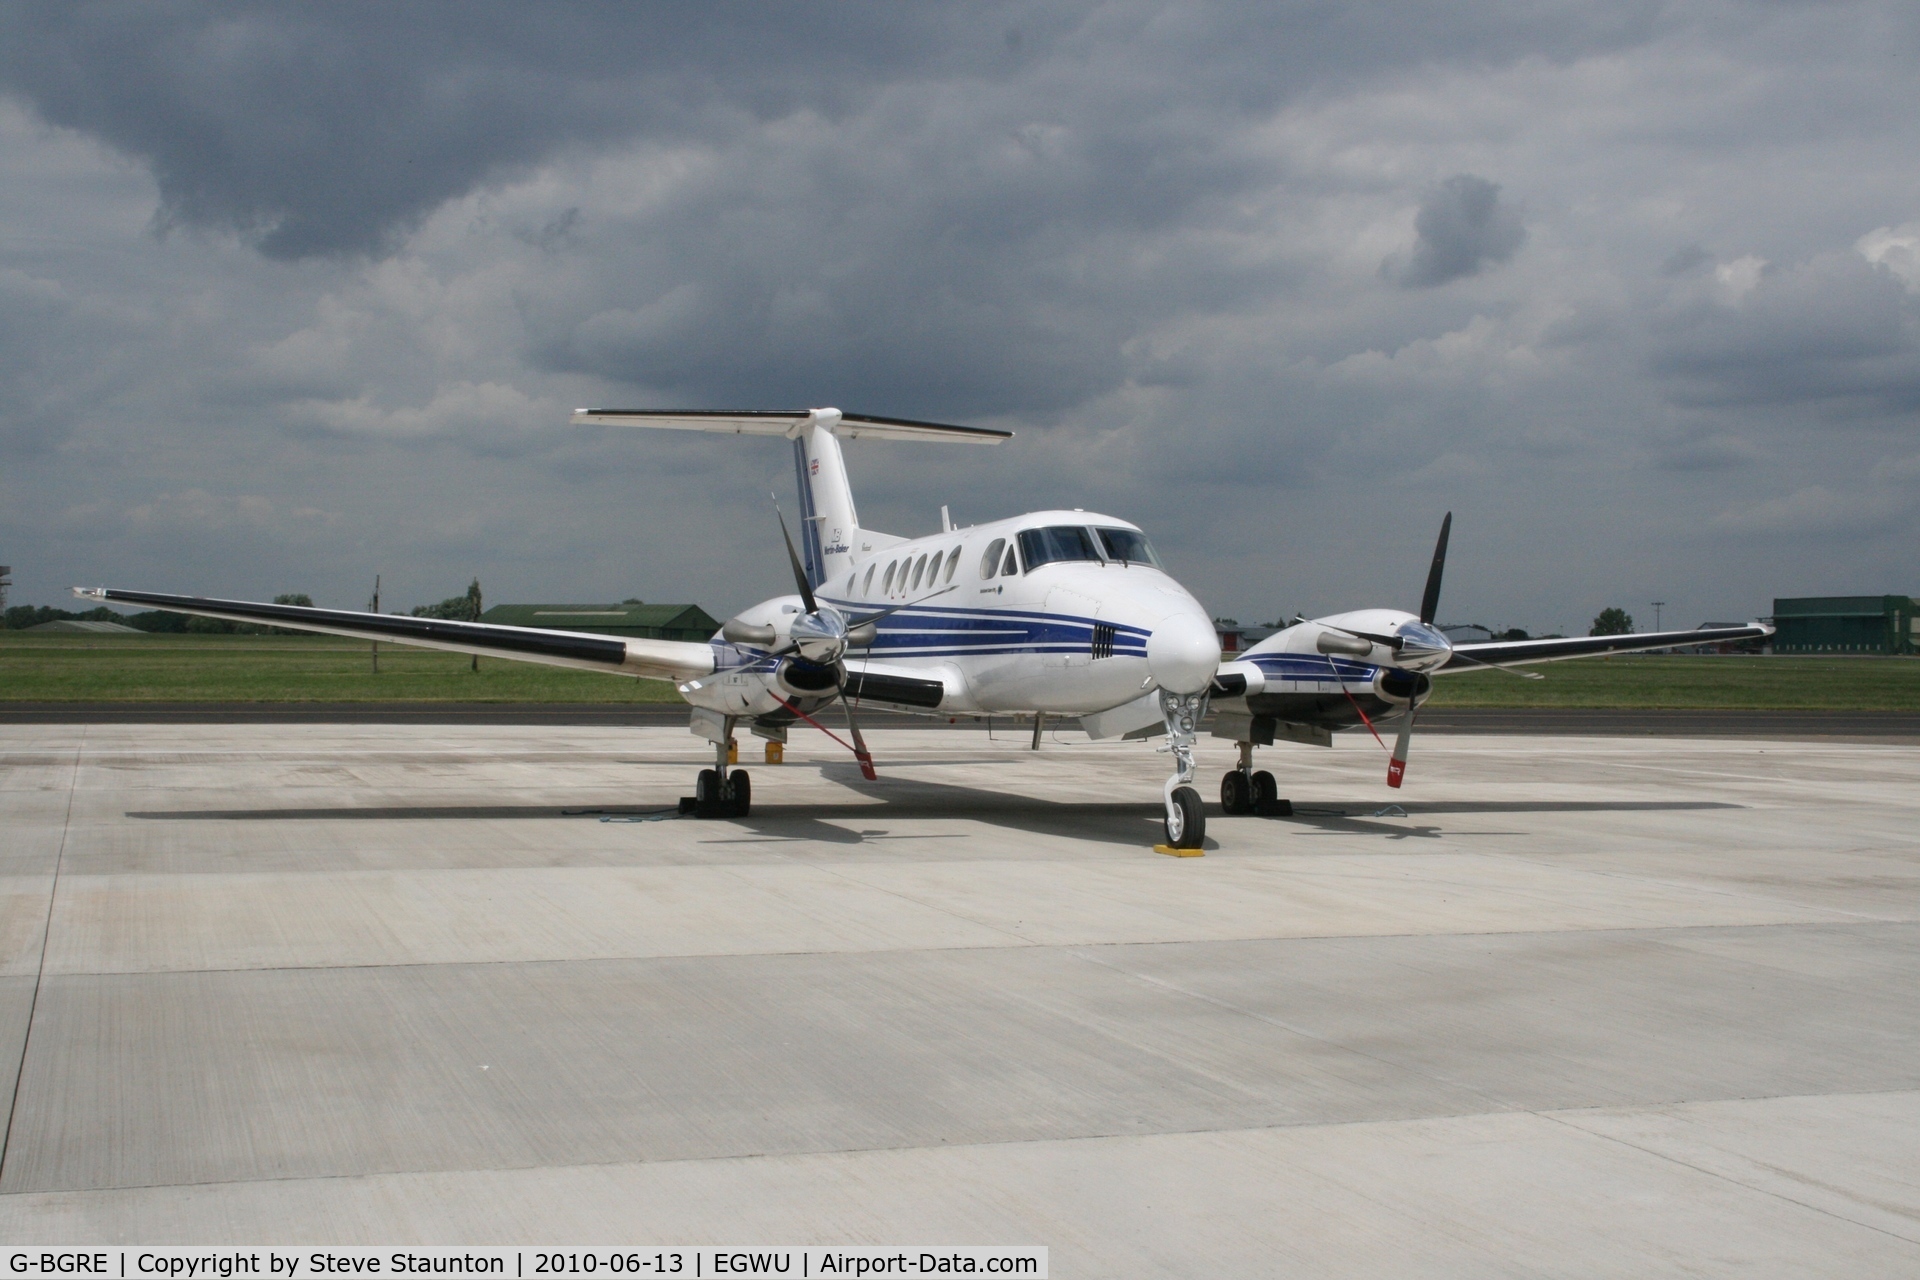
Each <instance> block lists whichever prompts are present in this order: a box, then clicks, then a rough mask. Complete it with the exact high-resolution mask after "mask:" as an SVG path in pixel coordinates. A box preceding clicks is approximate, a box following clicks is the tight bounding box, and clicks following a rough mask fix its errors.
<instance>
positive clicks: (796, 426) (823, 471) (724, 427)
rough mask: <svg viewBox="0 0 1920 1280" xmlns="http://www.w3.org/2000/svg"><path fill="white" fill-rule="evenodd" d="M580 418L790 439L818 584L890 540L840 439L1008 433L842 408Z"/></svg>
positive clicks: (805, 540)
mask: <svg viewBox="0 0 1920 1280" xmlns="http://www.w3.org/2000/svg"><path fill="white" fill-rule="evenodd" d="M573 421H574V422H575V423H601V424H606V425H610V426H621V427H661V428H666V429H668V430H674V431H711V432H716V433H719V434H721V435H740V436H785V437H786V438H787V439H789V440H791V441H793V465H794V471H795V479H796V481H797V482H798V484H799V488H800V522H801V534H800V545H801V560H802V562H803V565H804V567H805V570H806V575H807V580H808V582H809V583H810V584H811V585H812V586H816V587H818V586H821V585H823V584H824V583H826V582H827V581H828V580H830V579H832V578H833V577H834V576H836V575H837V574H838V573H839V572H840V571H841V570H842V569H845V568H848V567H849V566H851V565H852V563H853V561H854V560H855V559H856V558H858V557H859V556H860V555H861V553H862V544H861V535H862V533H863V532H864V533H867V534H868V535H869V539H868V540H869V541H872V540H873V539H874V537H876V536H877V537H878V538H880V539H883V540H884V541H885V542H892V541H894V539H893V538H892V537H891V536H889V535H884V534H882V535H874V534H873V531H871V530H862V528H861V526H860V513H859V511H858V510H857V509H856V508H855V507H854V505H853V488H852V486H851V485H849V484H848V483H847V466H846V460H845V459H844V458H843V457H842V456H841V453H840V441H841V439H842V438H846V439H851V440H859V439H862V438H872V439H878V440H942V441H949V442H963V443H964V442H970V443H974V444H999V443H1000V442H1001V441H1002V440H1006V439H1010V438H1011V437H1012V435H1013V432H1011V431H1000V430H996V429H994V428H992V427H957V426H951V425H948V424H946V423H940V422H916V421H913V420H912V419H909V418H875V417H870V416H868V415H865V414H854V413H842V412H840V410H838V409H810V410H786V411H780V410H748V411H744V412H739V413H724V412H709V411H705V410H677V409H579V410H576V411H575V412H574V415H573Z"/></svg>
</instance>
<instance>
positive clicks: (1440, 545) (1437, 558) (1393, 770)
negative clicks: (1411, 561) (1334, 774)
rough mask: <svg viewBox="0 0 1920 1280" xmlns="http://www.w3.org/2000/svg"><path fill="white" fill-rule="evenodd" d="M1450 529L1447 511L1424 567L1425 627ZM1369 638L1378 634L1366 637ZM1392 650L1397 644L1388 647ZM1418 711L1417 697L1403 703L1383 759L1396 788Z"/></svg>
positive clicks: (1435, 608) (1436, 602)
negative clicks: (1429, 561) (1389, 752)
mask: <svg viewBox="0 0 1920 1280" xmlns="http://www.w3.org/2000/svg"><path fill="white" fill-rule="evenodd" d="M1452 532H1453V512H1451V511H1449V512H1447V515H1446V518H1445V519H1443V520H1442V521H1441V522H1440V539H1439V541H1437V542H1435V543H1434V544H1433V564H1432V565H1431V566H1430V567H1429V568H1428V569H1427V589H1426V590H1425V591H1423V592H1421V593H1420V621H1421V622H1423V623H1425V624H1426V625H1427V626H1432V625H1433V620H1434V617H1435V616H1436V615H1437V614H1438V613H1439V612H1440V579H1441V578H1442V576H1443V575H1444V574H1445V573H1446V570H1447V537H1448V535H1449V534H1451V533H1452ZM1365 638H1366V639H1369V640H1377V639H1378V637H1374V636H1367V637H1365ZM1392 648H1393V651H1394V652H1395V653H1398V652H1400V648H1401V646H1400V645H1398V644H1396V645H1393V646H1392ZM1419 714H1420V703H1419V700H1418V699H1417V698H1413V699H1410V700H1409V701H1408V703H1407V714H1406V717H1405V718H1404V719H1403V720H1401V721H1400V732H1399V734H1398V735H1396V736H1395V737H1394V740H1393V754H1392V755H1390V756H1389V757H1388V758H1387V785H1388V786H1390V787H1398V786H1399V785H1400V784H1401V782H1402V781H1404V780H1405V779H1406V776H1407V748H1408V747H1410V746H1412V745H1413V721H1414V717H1416V716H1418V715H1419Z"/></svg>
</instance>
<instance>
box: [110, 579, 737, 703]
mask: <svg viewBox="0 0 1920 1280" xmlns="http://www.w3.org/2000/svg"><path fill="white" fill-rule="evenodd" d="M73 593H74V594H75V595H77V596H79V597H81V598H82V599H86V600H99V601H102V602H103V603H106V604H127V605H141V606H144V607H146V608H149V609H167V610H171V611H172V612H174V613H191V614H197V615H199V616H200V617H203V618H224V619H226V620H228V621H229V622H261V623H268V624H271V625H273V626H276V627H290V628H292V629H294V630H297V631H316V632H319V633H321V634H323V635H333V636H349V637H352V638H354V639H357V640H386V641H389V642H391V643H393V644H406V645H414V646H417V647H419V648H423V649H445V650H449V651H451V652H454V653H478V654H486V655H490V656H494V657H501V658H513V659H516V660H518V661H521V662H538V663H541V664H544V665H546V666H552V667H574V668H577V669H579V670H584V671H605V672H609V673H611V674H616V675H625V676H640V677H643V678H647V679H653V680H673V681H681V680H691V679H697V678H698V677H700V676H704V675H710V674H712V672H713V670H714V654H713V647H712V646H711V645H707V644H696V643H693V642H690V641H686V640H650V639H645V638H641V637H635V638H632V639H627V638H622V637H620V636H606V635H595V634H593V633H591V632H585V631H549V630H547V629H545V628H543V627H503V626H498V625H495V624H493V623H490V622H455V621H453V620H451V619H447V618H407V617H400V616H397V615H392V614H384V613H355V612H352V611H349V610H344V609H311V608H307V607H305V606H302V605H292V604H260V603H256V602H254V601H250V600H212V599H204V598H202V597H199V596H175V595H165V594H162V593H160V592H155V591H122V590H119V589H117V588H112V587H75V588H74V589H73Z"/></svg>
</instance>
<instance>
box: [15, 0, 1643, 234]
mask: <svg viewBox="0 0 1920 1280" xmlns="http://www.w3.org/2000/svg"><path fill="white" fill-rule="evenodd" d="M1657 8H1658V6H1657V5H1654V4H1652V3H1650V2H1647V0H1632V2H1624V0H1622V2H1616V3H1613V4H1594V5H1588V6H1582V7H1581V10H1580V12H1578V13H1573V14H1569V13H1553V12H1551V11H1550V10H1549V9H1546V8H1542V7H1541V6H1537V5H1535V4H1531V3H1522V2H1517V0H1516V2H1515V3H1509V4H1481V5H1476V6H1474V8H1473V11H1472V12H1471V13H1469V14H1462V13H1460V12H1459V11H1458V7H1457V6H1454V5H1449V4H1441V3H1431V4H1410V5H1405V6H1400V7H1399V8H1398V9H1396V10H1379V11H1374V10H1371V9H1362V8H1358V7H1354V6H1332V7H1329V6H1326V5H1324V4H1318V3H1298V4H1246V5H1235V4H1223V5H1209V6H1196V5H1159V4H1148V3H1113V4H1095V3H1081V4H1058V5H1035V4H1017V3H989V4H973V5H966V6H945V5H940V6H935V5H901V4H896V3H836V4H831V5H827V4H814V5H808V4H744V3H732V4H728V3H706V4H700V5H688V4H678V3H661V4H631V5H583V4H571V5H565V4H542V5H527V4H521V3H484V2H482V0H463V2H461V3H442V4H430V3H413V4H404V5H396V4H383V3H349V2H346V0H327V2H326V3H315V4H306V5H299V4H218V5H194V4H153V5H139V4H126V3H111V4H107V3H76V2H74V0H51V2H43V3H31V2H29V3H23V4H17V5H15V6H13V7H11V8H10V9H8V10H7V11H6V14H5V18H4V25H0V84H3V85H4V87H5V88H6V89H9V90H11V91H12V92H14V93H16V94H19V95H21V96H22V97H24V98H25V99H26V100H27V101H29V102H31V103H32V104H33V106H34V108H35V109H36V110H37V111H38V112H39V113H40V114H41V115H42V116H43V117H44V118H46V119H47V120H49V121H50V122H52V123H55V124H59V125H65V126H69V127H72V128H76V129H81V130H85V131H87V132H89V133H92V134H95V135H97V136H98V137H100V138H102V139H104V140H105V141H107V142H108V143H110V144H111V145H113V146H115V147H117V148H119V149H120V150H122V151H124V152H126V153H128V154H130V155H134V156H138V157H140V158H142V159H143V160H145V161H146V162H148V163H149V164H150V165H151V166H152V169H153V173H154V176H155V179H156V180H157V182H158V183H159V187H160V195H161V210H160V214H161V220H162V222H163V224H165V223H178V224H189V225H194V226H206V227H214V228H220V229H227V230H233V231H238V232H240V233H242V234H244V235H247V236H249V237H251V238H252V239H253V240H254V241H255V242H256V243H257V244H258V245H259V247H260V248H261V250H262V251H263V252H265V253H267V254H268V255H270V256H273V257H278V258H299V257H304V256H308V255H313V254H328V253H338V252H377V251H381V250H383V249H387V248H390V247H391V246H392V245H393V244H394V243H395V236H396V235H397V234H400V233H403V232H404V231H406V230H407V229H408V228H409V227H411V226H413V225H414V224H415V223H417V221H418V220H419V219H420V218H421V217H422V216H424V215H425V214H426V213H428V212H430V211H431V210H432V209H433V208H435V207H436V206H438V205H439V204H441V203H442V202H444V201H446V200H448V199H450V198H452V197H455V196H458V195H460V194H462V193H463V192H466V191H468V190H471V189H472V188H473V187H474V186H475V185H476V184H480V183H484V182H486V181H488V180H490V179H492V178H495V177H498V176H500V175H501V174H503V173H506V172H511V171H514V170H516V169H518V168H520V167H523V166H525V165H528V164H530V163H533V162H536V161H538V160H540V159H542V158H544V157H546V156H548V155H551V154H553V153H554V152H555V151H557V150H560V149H564V148H570V147H577V146H581V145H593V144H596V143H601V142H605V141H607V140H609V139H613V138H621V137H633V136H646V137H652V138H672V137H689V136H709V137H711V136H719V135H724V134H726V133H728V132H729V131H730V130H732V129H734V128H736V127H737V126H738V124H739V123H740V122H741V121H742V120H746V121H764V120H767V119H772V118H777V117H780V116H783V115H787V114H789V113H792V112H794V111H796V110H800V109H807V110H813V111H818V112H822V113H824V114H825V115H827V116H829V117H837V116H839V115H841V114H843V113H844V112H846V111H848V110H850V109H852V108H853V107H855V106H856V105H857V104H860V103H862V102H866V101H869V100H870V99H871V98H872V97H873V96H874V95H875V94H876V93H879V92H882V91H884V90H885V88H886V87H887V86H889V85H894V84H898V83H903V82H905V83H911V82H916V81H919V82H927V81H939V80H944V79H953V78H957V77H965V78H973V79H977V80H980V81H982V82H985V83H1003V82H1009V81H1012V80H1016V79H1018V78H1020V77H1021V76H1022V75H1023V74H1026V73H1027V72H1028V71H1030V69H1032V68H1034V67H1044V66H1046V65H1047V64H1048V63H1049V61H1052V62H1055V63H1057V64H1058V65H1060V66H1063V67H1067V68H1072V67H1074V66H1075V65H1079V66H1085V65H1088V64H1089V63H1091V62H1093V61H1097V60H1102V59H1103V58H1105V59H1106V60H1109V61H1111V62H1113V63H1115V70H1116V71H1119V70H1120V67H1122V66H1124V71H1121V72H1120V74H1117V75H1116V77H1115V79H1114V80H1113V81H1112V83H1111V84H1110V85H1109V91H1108V92H1106V93H1103V94H1100V95H1098V100H1099V101H1100V102H1102V103H1103V105H1105V106H1106V107H1107V108H1109V109H1117V111H1116V114H1115V115H1113V116H1112V117H1111V118H1110V119H1109V121H1108V123H1109V125H1110V127H1109V128H1108V129H1107V130H1106V131H1105V132H1106V135H1107V137H1106V146H1107V147H1108V149H1109V151H1110V152H1111V153H1112V154H1111V155H1110V157H1109V158H1110V160H1111V161H1112V162H1113V163H1115V164H1129V165H1131V166H1132V168H1131V172H1132V174H1133V176H1134V178H1135V182H1134V183H1133V184H1132V187H1131V190H1130V192H1129V193H1128V194H1126V195H1124V196H1123V197H1122V198H1123V199H1124V200H1125V202H1126V203H1127V204H1129V205H1151V204H1152V203H1154V202H1155V201H1167V200H1171V201H1173V202H1175V203H1179V202H1181V201H1182V200H1183V199H1184V197H1183V196H1182V195H1181V193H1180V192H1179V190H1178V188H1176V187H1172V186H1169V185H1168V183H1167V179H1171V178H1177V177H1179V176H1180V175H1179V173H1178V169H1177V167H1176V169H1175V170H1173V171H1171V172H1165V173H1163V172H1160V170H1161V169H1162V168H1163V162H1164V161H1165V160H1166V159H1168V158H1170V157H1171V156H1172V155H1173V153H1172V152H1170V151H1169V150H1168V149H1167V148H1166V147H1165V146H1163V145H1161V142H1162V141H1164V140H1171V139H1177V138H1179V137H1181V136H1183V135H1185V134H1187V133H1189V132H1191V131H1192V130H1193V128H1194V127H1195V126H1197V125H1198V124H1200V123H1201V121H1199V120H1197V119H1189V120H1188V121H1186V122H1185V124H1184V125H1182V124H1181V122H1180V120H1179V117H1180V116H1181V115H1182V114H1190V113H1191V112H1192V111H1193V108H1194V107H1195V106H1196V105H1198V106H1199V107H1200V108H1201V112H1202V114H1203V115H1204V114H1219V113H1225V114H1230V115H1244V114H1246V113H1258V112H1263V111H1267V110H1271V109H1272V107H1273V106H1274V105H1275V104H1276V103H1277V102H1278V101H1281V100H1282V99H1284V98H1285V97H1286V96H1289V95H1292V94H1297V93H1299V92H1301V91H1303V90H1305V89H1308V88H1311V87H1313V86H1315V85H1326V84H1329V83H1337V82H1340V81H1343V80H1350V79H1353V78H1356V77H1361V78H1364V77H1367V76H1377V75H1381V74H1386V73H1390V72H1391V71H1392V70H1394V69H1395V68H1398V67H1404V66H1408V65H1411V64H1414V63H1420V62H1433V61H1436V60H1444V59H1448V58H1471V59H1475V60H1482V61H1497V60H1501V59H1505V58H1510V57H1514V56H1519V55H1520V54H1523V53H1533V54H1545V55H1546V56H1549V57H1566V56H1573V55H1574V54H1577V53H1580V52H1585V51H1590V50H1592V49H1594V48H1601V47H1612V46H1617V45H1620V44H1623V43H1629V42H1632V41H1635V40H1638V39H1642V38H1644V37H1645V35H1646V34H1647V32H1648V31H1649V30H1650V28H1651V18H1652V15H1653V14H1654V13H1655V12H1656V11H1657ZM1114 49H1118V50H1120V51H1121V52H1122V55H1123V56H1121V57H1120V58H1118V59H1112V58H1110V57H1109V56H1108V54H1107V53H1103V52H1102V51H1109V53H1110V51H1112V50H1114ZM1058 87H1060V88H1062V89H1066V88H1069V87H1073V86H1070V85H1068V84H1067V83H1065V82H1060V83H1059V85H1058ZM1079 87H1081V88H1085V87H1087V86H1085V85H1082V86H1079ZM1169 99H1177V100H1178V101H1179V106H1178V107H1177V108H1176V109H1174V110H1172V111H1168V110H1167V108H1168V106H1169ZM1085 105H1092V104H1091V103H1086V104H1085ZM1163 112H1164V113H1165V116H1166V118H1165V120H1164V121H1162V122H1161V123H1162V124H1171V125H1172V128H1171V130H1170V131H1168V132H1167V133H1166V134H1165V136H1164V137H1163V138H1157V137H1156V134H1157V133H1161V132H1162V130H1161V129H1160V128H1159V127H1158V126H1157V125H1154V124H1151V123H1148V122H1149V120H1150V118H1151V117H1153V116H1155V115H1159V114H1161V113H1163ZM1143 124H1145V125H1146V127H1145V128H1140V127H1138V126H1141V125H1143Z"/></svg>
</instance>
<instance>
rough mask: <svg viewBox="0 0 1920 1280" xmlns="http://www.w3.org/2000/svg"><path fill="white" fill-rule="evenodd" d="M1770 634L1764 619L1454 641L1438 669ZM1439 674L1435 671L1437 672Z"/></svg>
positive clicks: (1721, 641) (1458, 669) (1469, 668)
mask: <svg viewBox="0 0 1920 1280" xmlns="http://www.w3.org/2000/svg"><path fill="white" fill-rule="evenodd" d="M1772 634H1773V628H1772V627H1770V626H1768V625H1767V624H1766V623H1764V622H1755V623H1751V624H1749V625H1748V626H1744V627H1703V628H1701V629H1700V630H1698V631H1641V632H1636V633H1634V634H1632V635H1624V636H1567V637H1565V638H1562V639H1556V640H1490V641H1487V642H1485V643H1482V644H1457V645H1455V646H1453V656H1452V657H1451V658H1449V659H1448V660H1447V661H1446V663H1445V664H1444V665H1442V666H1441V668H1440V671H1441V672H1445V673H1447V674H1456V673H1459V672H1463V671H1473V670H1475V669H1477V668H1479V667H1510V666H1516V665H1519V664H1521V663H1527V662H1557V661H1559V660H1560V659H1562V658H1584V657H1587V656H1589V655H1591V654H1596V653H1634V652H1637V651H1644V650H1647V649H1673V648H1678V647H1679V646H1681V645H1694V644H1724V643H1726V642H1728V641H1731V640H1762V639H1765V638H1766V637H1767V636H1770V635H1772ZM1436 674H1438V673H1436Z"/></svg>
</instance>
